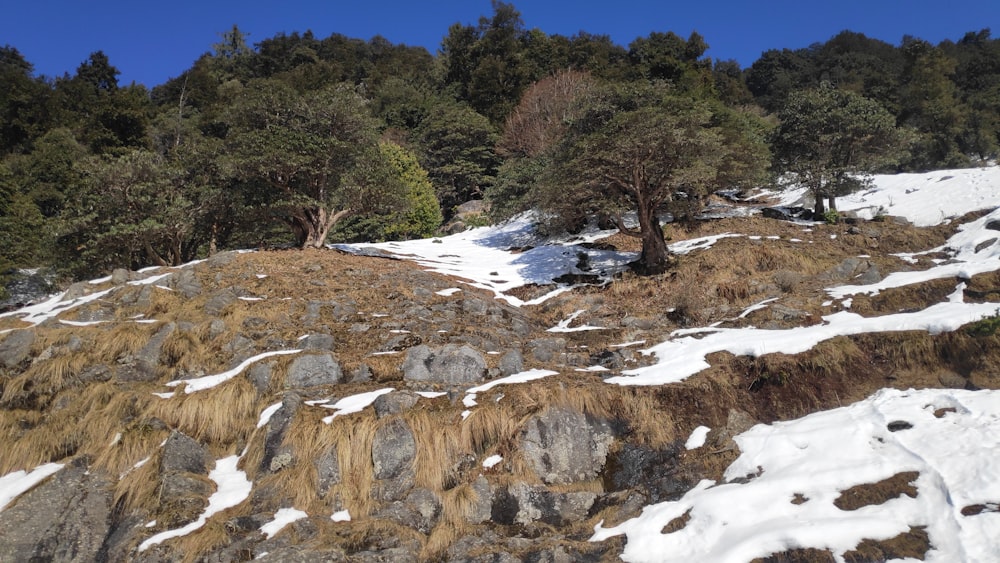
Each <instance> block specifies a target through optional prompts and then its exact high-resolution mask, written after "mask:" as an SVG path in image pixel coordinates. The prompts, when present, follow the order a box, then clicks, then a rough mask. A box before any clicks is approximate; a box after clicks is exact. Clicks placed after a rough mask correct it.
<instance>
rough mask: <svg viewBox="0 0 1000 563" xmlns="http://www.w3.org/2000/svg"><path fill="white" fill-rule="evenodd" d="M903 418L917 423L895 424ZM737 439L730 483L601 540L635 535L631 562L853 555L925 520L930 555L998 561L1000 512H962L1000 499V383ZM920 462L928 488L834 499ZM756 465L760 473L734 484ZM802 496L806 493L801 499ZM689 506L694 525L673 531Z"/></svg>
mask: <svg viewBox="0 0 1000 563" xmlns="http://www.w3.org/2000/svg"><path fill="white" fill-rule="evenodd" d="M939 409H949V410H950V411H952V412H946V411H942V410H939ZM935 411H937V414H935ZM894 421H904V422H906V423H909V424H911V425H912V428H909V429H903V430H898V431H896V432H892V431H890V430H889V429H888V424H889V423H890V422H894ZM736 442H737V444H738V445H739V447H740V451H741V452H742V454H741V455H740V457H739V458H738V459H737V460H736V461H735V462H733V464H732V465H731V466H730V467H729V468H728V469H727V470H726V473H725V479H726V480H727V483H723V484H716V483H713V482H712V481H702V482H701V483H700V484H699V485H698V486H697V487H695V488H694V489H692V490H691V491H689V492H688V493H687V494H685V495H684V496H683V497H682V498H681V499H679V500H677V501H672V502H663V503H659V504H654V505H651V506H647V507H646V508H645V509H644V510H643V511H642V514H641V515H640V516H638V517H636V518H633V519H631V520H628V521H626V522H624V523H622V524H621V525H619V526H616V527H613V528H604V527H603V526H602V525H598V526H596V527H595V530H594V535H593V537H592V538H591V540H592V541H601V540H604V539H607V538H609V537H612V536H614V535H619V534H625V535H626V537H627V538H628V541H627V543H626V546H625V550H624V552H623V553H622V555H621V557H622V559H623V560H625V561H630V562H640V561H657V562H674V561H676V562H688V561H717V562H734V563H735V562H745V561H749V560H750V559H753V558H755V557H765V556H767V555H769V554H771V553H776V552H780V551H784V550H786V549H789V548H796V547H798V548H806V547H813V548H817V549H830V550H832V551H833V552H834V554H835V556H836V557H838V558H842V557H843V554H844V552H846V551H849V550H851V549H853V548H854V547H855V546H856V545H857V544H858V543H859V542H860V541H861V540H862V539H865V538H869V539H873V540H884V539H889V538H892V537H895V536H896V535H898V534H900V533H903V532H907V531H909V529H910V527H918V526H919V527H925V529H926V531H927V533H928V535H929V536H930V543H931V550H930V551H929V552H928V553H927V558H926V561H928V562H931V563H933V562H953V561H965V562H982V563H987V562H992V561H996V554H997V553H1000V534H997V533H996V530H998V529H1000V513H998V512H984V513H982V514H978V515H973V516H965V515H963V514H962V512H961V511H962V508H964V507H967V506H970V505H974V504H988V503H991V502H992V503H995V502H996V500H997V499H1000V465H998V464H997V463H996V459H997V455H998V453H1000V391H964V390H939V389H927V390H922V391H912V390H911V391H898V390H892V389H884V390H882V391H879V392H878V393H876V394H875V395H873V396H872V397H870V398H868V399H866V400H864V401H860V402H858V403H855V404H853V405H850V406H848V407H843V408H838V409H834V410H831V411H825V412H819V413H815V414H811V415H809V416H806V417H804V418H801V419H798V420H794V421H790V422H778V423H775V424H773V425H757V426H755V427H753V428H752V429H750V430H749V431H747V432H745V433H743V434H741V435H739V436H738V437H736ZM909 471H914V472H918V473H919V476H918V477H917V478H916V479H915V481H913V484H914V486H915V487H916V488H917V491H918V492H917V496H916V498H911V497H909V496H907V495H900V496H899V497H897V498H893V499H891V500H889V501H888V502H885V503H883V504H881V505H869V506H864V507H862V508H859V509H858V510H853V511H849V510H841V509H839V508H837V507H836V506H835V505H834V504H833V502H834V500H836V499H837V497H838V496H839V493H840V492H841V491H844V490H846V489H848V488H850V487H852V486H855V485H861V484H866V483H877V482H879V481H882V480H884V479H887V478H889V477H892V476H893V475H895V474H897V473H901V472H909ZM748 475H750V476H756V477H752V478H751V479H750V480H749V481H748V482H745V483H742V484H741V483H738V482H732V481H733V480H734V479H736V478H742V477H745V476H748ZM796 495H799V498H800V499H805V502H802V503H800V504H795V503H792V500H793V499H794V498H796ZM685 513H688V514H689V517H690V520H689V521H688V522H687V524H686V525H685V526H684V527H683V528H681V529H680V530H678V531H676V532H673V533H670V534H664V533H662V530H663V527H664V526H665V525H666V524H667V523H668V522H670V521H671V520H673V519H674V518H678V517H680V516H682V515H684V514H685ZM837 560H838V561H841V560H842V559H837Z"/></svg>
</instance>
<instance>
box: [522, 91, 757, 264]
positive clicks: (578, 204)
mask: <svg viewBox="0 0 1000 563" xmlns="http://www.w3.org/2000/svg"><path fill="white" fill-rule="evenodd" d="M720 111H722V108H721V107H720V106H718V105H714V104H712V103H710V102H707V101H699V100H695V99H692V98H690V97H688V96H680V95H676V94H675V93H673V91H672V90H671V89H669V88H665V87H664V86H662V85H658V84H648V83H640V84H631V85H626V86H612V87H608V88H605V89H603V90H602V91H599V92H597V93H596V95H593V96H588V97H587V99H585V100H583V107H582V110H581V111H580V113H579V114H578V117H577V118H576V119H574V120H573V122H572V124H571V126H570V131H569V133H568V135H567V137H566V141H565V142H564V145H563V147H562V149H561V150H560V151H559V152H558V153H557V155H556V157H555V160H554V163H553V166H552V167H550V171H549V173H548V174H546V176H547V178H546V179H545V181H543V183H542V184H541V186H542V187H541V190H542V193H541V195H542V196H543V197H542V198H540V202H541V203H542V205H543V207H544V208H545V209H547V210H549V211H554V212H556V213H559V214H561V215H563V216H567V215H568V216H572V214H573V213H575V212H578V211H579V210H581V209H582V210H585V211H587V212H588V213H605V214H607V215H608V216H610V217H612V218H613V220H614V222H615V223H616V224H617V225H618V228H619V230H621V232H622V233H624V234H626V235H629V236H633V237H636V238H639V239H641V241H642V252H641V255H640V258H639V260H638V261H637V262H636V263H635V264H633V267H634V269H636V270H637V271H639V272H641V273H645V274H659V273H663V272H664V271H666V270H667V269H668V268H669V267H670V265H671V258H670V255H669V251H668V249H667V244H666V240H665V238H664V234H663V229H662V227H661V226H660V220H659V214H660V213H661V212H662V211H664V210H667V211H669V210H670V208H671V206H672V205H674V204H677V203H681V202H683V201H684V200H686V199H691V198H698V197H701V196H703V195H704V194H707V193H709V192H710V191H711V190H713V189H717V188H720V187H723V186H728V185H733V183H738V182H740V181H742V180H743V179H744V178H754V177H756V176H757V174H756V173H749V174H748V172H751V171H752V169H753V168H759V167H762V166H764V165H765V163H764V162H761V161H758V160H757V159H756V158H749V159H748V160H747V162H746V163H745V166H743V167H737V166H734V165H733V162H734V161H736V160H738V159H740V158H742V157H743V156H742V153H743V151H744V149H745V148H746V147H747V146H750V145H752V144H753V143H754V142H755V141H754V139H753V138H752V137H747V139H746V140H745V141H743V142H742V143H739V144H735V143H732V142H731V141H730V137H731V135H732V131H735V130H736V129H735V127H736V126H737V125H738V123H739V122H738V121H736V120H734V121H733V123H731V124H727V125H726V126H725V127H724V126H723V125H722V123H721V122H722V121H723V120H720V119H719V116H718V112H720ZM750 154H753V155H754V156H756V155H757V153H754V152H751V153H750ZM735 170H742V172H743V174H744V176H743V177H732V176H730V172H732V171H735ZM629 210H631V211H634V212H635V213H636V215H637V219H638V229H635V228H631V227H629V226H627V225H626V224H625V222H624V221H623V219H622V215H623V214H624V212H626V211H629Z"/></svg>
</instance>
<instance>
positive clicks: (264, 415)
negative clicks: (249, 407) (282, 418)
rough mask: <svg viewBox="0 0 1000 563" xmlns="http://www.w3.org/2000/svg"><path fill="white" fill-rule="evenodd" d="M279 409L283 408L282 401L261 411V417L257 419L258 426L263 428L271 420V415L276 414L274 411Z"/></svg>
mask: <svg viewBox="0 0 1000 563" xmlns="http://www.w3.org/2000/svg"><path fill="white" fill-rule="evenodd" d="M279 409H281V403H274V404H273V405H269V406H268V407H267V408H265V409H264V410H262V411H260V418H259V419H258V420H257V428H261V427H262V426H264V425H265V424H267V423H268V422H270V421H271V417H272V416H274V413H276V412H278V410H279Z"/></svg>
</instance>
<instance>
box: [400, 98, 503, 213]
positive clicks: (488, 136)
mask: <svg viewBox="0 0 1000 563" xmlns="http://www.w3.org/2000/svg"><path fill="white" fill-rule="evenodd" d="M414 135H415V138H416V145H417V146H418V147H419V151H420V163H421V164H422V165H423V167H424V168H425V169H426V170H427V173H428V175H429V176H430V180H431V183H432V184H433V185H434V191H435V193H436V194H437V197H438V201H439V202H440V203H441V208H442V209H451V208H453V207H455V206H457V205H460V204H462V203H465V202H466V201H469V200H471V199H476V198H479V197H482V195H483V193H484V192H485V191H486V189H487V188H488V187H489V186H490V185H491V184H492V183H493V179H494V177H495V176H496V169H497V166H498V165H499V164H500V159H499V157H498V156H497V154H496V152H495V151H494V146H495V145H496V142H497V138H498V135H497V132H496V129H494V127H493V126H492V125H491V124H490V122H489V120H488V119H486V118H485V117H484V116H482V115H480V114H478V113H476V112H475V111H473V110H472V109H471V108H469V107H468V106H466V105H464V104H458V103H450V104H440V105H437V106H435V107H434V108H433V109H431V111H430V113H429V114H428V115H427V117H426V119H424V120H423V122H422V123H421V124H420V126H419V127H417V129H416V131H415V132H414Z"/></svg>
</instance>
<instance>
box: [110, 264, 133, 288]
mask: <svg viewBox="0 0 1000 563" xmlns="http://www.w3.org/2000/svg"><path fill="white" fill-rule="evenodd" d="M131 275H132V272H130V271H128V270H126V269H125V268H115V269H114V270H112V271H111V283H112V285H124V284H126V283H128V281H129V278H130V276H131Z"/></svg>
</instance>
